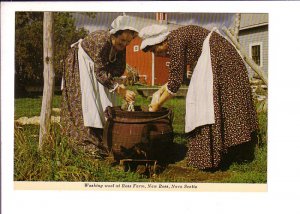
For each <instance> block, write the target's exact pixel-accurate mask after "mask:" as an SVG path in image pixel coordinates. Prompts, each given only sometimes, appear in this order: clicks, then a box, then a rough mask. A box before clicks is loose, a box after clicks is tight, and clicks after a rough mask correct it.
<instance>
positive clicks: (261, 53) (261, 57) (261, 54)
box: [249, 42, 263, 67]
mask: <svg viewBox="0 0 300 214" xmlns="http://www.w3.org/2000/svg"><path fill="white" fill-rule="evenodd" d="M257 45H258V46H259V47H260V48H259V51H260V59H259V60H260V65H258V64H256V62H255V64H256V65H257V66H259V67H263V43H262V42H253V43H250V44H249V56H250V57H251V59H252V60H253V58H252V47H253V46H257ZM253 61H254V60H253Z"/></svg>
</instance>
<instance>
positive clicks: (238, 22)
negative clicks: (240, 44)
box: [233, 13, 241, 41]
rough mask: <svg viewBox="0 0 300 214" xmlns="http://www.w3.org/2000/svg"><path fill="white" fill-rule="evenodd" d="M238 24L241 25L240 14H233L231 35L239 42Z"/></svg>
mask: <svg viewBox="0 0 300 214" xmlns="http://www.w3.org/2000/svg"><path fill="white" fill-rule="evenodd" d="M240 24H241V14H240V13H237V14H235V20H234V33H233V35H234V37H235V38H236V40H237V41H239V31H240Z"/></svg>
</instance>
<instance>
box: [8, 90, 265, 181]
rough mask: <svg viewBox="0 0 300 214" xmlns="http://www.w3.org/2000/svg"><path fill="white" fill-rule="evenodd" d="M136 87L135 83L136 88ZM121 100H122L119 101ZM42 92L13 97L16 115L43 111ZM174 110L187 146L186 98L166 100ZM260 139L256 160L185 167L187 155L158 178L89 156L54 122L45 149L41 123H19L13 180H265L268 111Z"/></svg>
mask: <svg viewBox="0 0 300 214" xmlns="http://www.w3.org/2000/svg"><path fill="white" fill-rule="evenodd" d="M133 90H134V87H133ZM60 100H61V96H58V95H55V96H54V104H53V107H56V108H57V107H59V105H60ZM120 103H121V101H120V100H119V104H120ZM149 103H150V99H145V98H143V97H141V96H137V100H136V102H135V105H144V106H145V105H148V104H149ZM40 106H41V96H37V97H36V98H19V99H16V100H15V119H17V118H19V117H22V116H27V117H32V116H38V115H39V114H40ZM165 106H166V107H168V108H172V109H173V111H174V122H173V128H174V134H175V139H174V141H175V143H177V144H181V145H186V142H187V141H186V138H185V133H184V115H185V100H184V99H183V98H173V99H171V100H169V101H167V103H166V104H165ZM258 118H259V124H260V133H259V134H260V144H259V146H257V147H256V149H255V160H254V161H252V162H250V163H243V164H238V163H233V164H231V165H230V167H229V168H228V169H227V170H219V171H217V172H214V173H211V172H204V171H200V170H197V169H193V168H189V167H186V163H185V159H183V160H181V161H179V162H177V163H174V164H170V165H168V166H167V167H166V168H164V169H163V170H161V172H160V173H159V174H158V175H157V176H156V177H155V178H153V177H151V178H147V177H145V176H143V175H140V174H139V173H134V172H124V170H123V169H122V168H121V167H120V166H118V165H116V166H115V165H112V164H111V163H112V162H111V161H110V160H108V159H107V160H99V159H95V158H93V157H90V156H87V155H86V154H85V153H84V152H82V151H81V150H78V149H76V147H75V146H74V145H72V144H70V143H67V139H65V138H63V137H62V136H61V135H60V127H59V125H53V126H52V131H51V135H50V137H49V139H48V142H47V144H45V147H44V148H43V150H42V151H39V150H38V149H37V148H38V147H37V144H38V133H39V127H37V126H33V125H26V126H22V127H17V126H16V127H15V147H14V180H16V181H24V180H26V181H120V182H122V181H129V182H133V181H143V182H145V181H146V182H214V183H266V182H267V143H266V142H267V137H266V136H267V114H266V113H259V114H258Z"/></svg>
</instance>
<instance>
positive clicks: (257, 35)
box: [239, 26, 269, 76]
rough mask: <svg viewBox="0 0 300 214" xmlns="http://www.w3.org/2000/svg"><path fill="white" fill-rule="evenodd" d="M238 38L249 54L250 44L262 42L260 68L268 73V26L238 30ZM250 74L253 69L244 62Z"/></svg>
mask: <svg viewBox="0 0 300 214" xmlns="http://www.w3.org/2000/svg"><path fill="white" fill-rule="evenodd" d="M239 40H240V43H241V45H242V46H243V48H244V50H245V51H246V52H247V53H248V54H249V56H250V52H249V46H250V44H254V43H259V44H262V53H261V54H262V67H261V68H262V70H263V71H264V72H265V73H266V74H268V64H269V60H268V55H269V52H268V50H269V44H268V43H269V41H268V26H262V27H257V28H251V29H247V30H242V31H240V32H239ZM250 57H251V56H250ZM246 66H247V69H248V71H249V74H250V76H252V75H253V70H252V69H251V68H250V67H249V66H248V65H247V64H246Z"/></svg>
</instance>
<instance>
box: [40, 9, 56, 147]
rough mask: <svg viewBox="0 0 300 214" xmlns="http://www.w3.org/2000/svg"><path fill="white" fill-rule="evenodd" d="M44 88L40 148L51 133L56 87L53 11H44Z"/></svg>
mask: <svg viewBox="0 0 300 214" xmlns="http://www.w3.org/2000/svg"><path fill="white" fill-rule="evenodd" d="M43 34H44V41H43V46H44V90H43V101H42V109H41V118H40V135H39V149H41V148H42V145H43V142H44V140H45V137H46V136H48V135H49V132H50V123H51V106H52V98H53V89H54V76H55V74H54V68H53V46H54V45H53V13H52V12H44V22H43Z"/></svg>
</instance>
